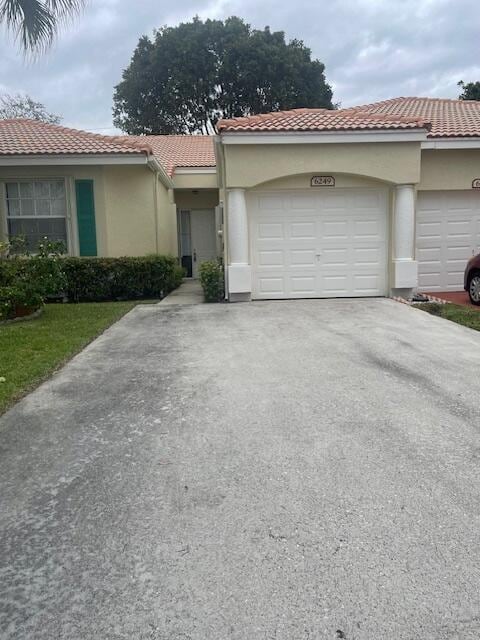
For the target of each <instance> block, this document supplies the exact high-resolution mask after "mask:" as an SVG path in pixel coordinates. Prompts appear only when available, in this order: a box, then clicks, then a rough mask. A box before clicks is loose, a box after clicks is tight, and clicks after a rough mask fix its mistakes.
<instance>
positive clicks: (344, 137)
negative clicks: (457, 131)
mask: <svg viewBox="0 0 480 640" xmlns="http://www.w3.org/2000/svg"><path fill="white" fill-rule="evenodd" d="M427 134H428V131H427V130H426V129H425V128H423V127H418V128H417V127H415V128H414V127H412V128H408V129H407V128H403V129H362V130H348V129H347V130H345V129H344V130H336V131H232V130H230V131H229V130H227V131H223V132H220V134H219V137H220V140H221V142H222V144H299V143H300V144H309V143H310V144H325V143H327V144H328V143H330V144H332V143H334V144H344V143H359V142H424V141H426V140H427Z"/></svg>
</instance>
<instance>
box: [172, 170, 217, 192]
mask: <svg viewBox="0 0 480 640" xmlns="http://www.w3.org/2000/svg"><path fill="white" fill-rule="evenodd" d="M173 186H174V188H175V189H217V188H218V178H217V174H216V173H189V174H185V173H183V174H179V175H178V174H175V175H174V176H173Z"/></svg>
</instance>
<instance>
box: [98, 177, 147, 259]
mask: <svg viewBox="0 0 480 640" xmlns="http://www.w3.org/2000/svg"><path fill="white" fill-rule="evenodd" d="M104 185H105V203H106V208H105V211H106V224H107V230H108V233H107V252H108V255H109V256H112V257H115V256H141V255H145V254H148V253H155V251H156V221H155V174H154V173H153V172H152V171H150V170H149V169H148V167H145V166H123V165H121V166H115V165H113V166H105V167H104Z"/></svg>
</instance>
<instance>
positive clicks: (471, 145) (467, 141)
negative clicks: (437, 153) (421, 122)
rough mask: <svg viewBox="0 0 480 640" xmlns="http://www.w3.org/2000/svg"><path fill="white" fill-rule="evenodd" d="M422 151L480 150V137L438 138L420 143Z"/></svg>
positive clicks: (431, 138)
mask: <svg viewBox="0 0 480 640" xmlns="http://www.w3.org/2000/svg"><path fill="white" fill-rule="evenodd" d="M422 149H480V136H463V137H460V136H458V137H456V138H455V137H453V136H443V137H441V136H438V137H430V138H427V140H425V141H424V142H422Z"/></svg>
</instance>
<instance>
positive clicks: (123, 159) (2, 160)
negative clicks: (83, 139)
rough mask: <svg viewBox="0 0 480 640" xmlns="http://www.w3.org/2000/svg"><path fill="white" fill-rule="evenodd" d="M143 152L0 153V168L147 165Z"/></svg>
mask: <svg viewBox="0 0 480 640" xmlns="http://www.w3.org/2000/svg"><path fill="white" fill-rule="evenodd" d="M147 163H148V157H147V155H146V154H145V153H143V152H133V153H128V152H121V153H59V154H56V153H42V154H33V153H8V154H1V153H0V166H6V167H9V166H10V167H25V166H47V165H51V166H60V165H132V164H135V165H138V164H143V165H145V164H147Z"/></svg>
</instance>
